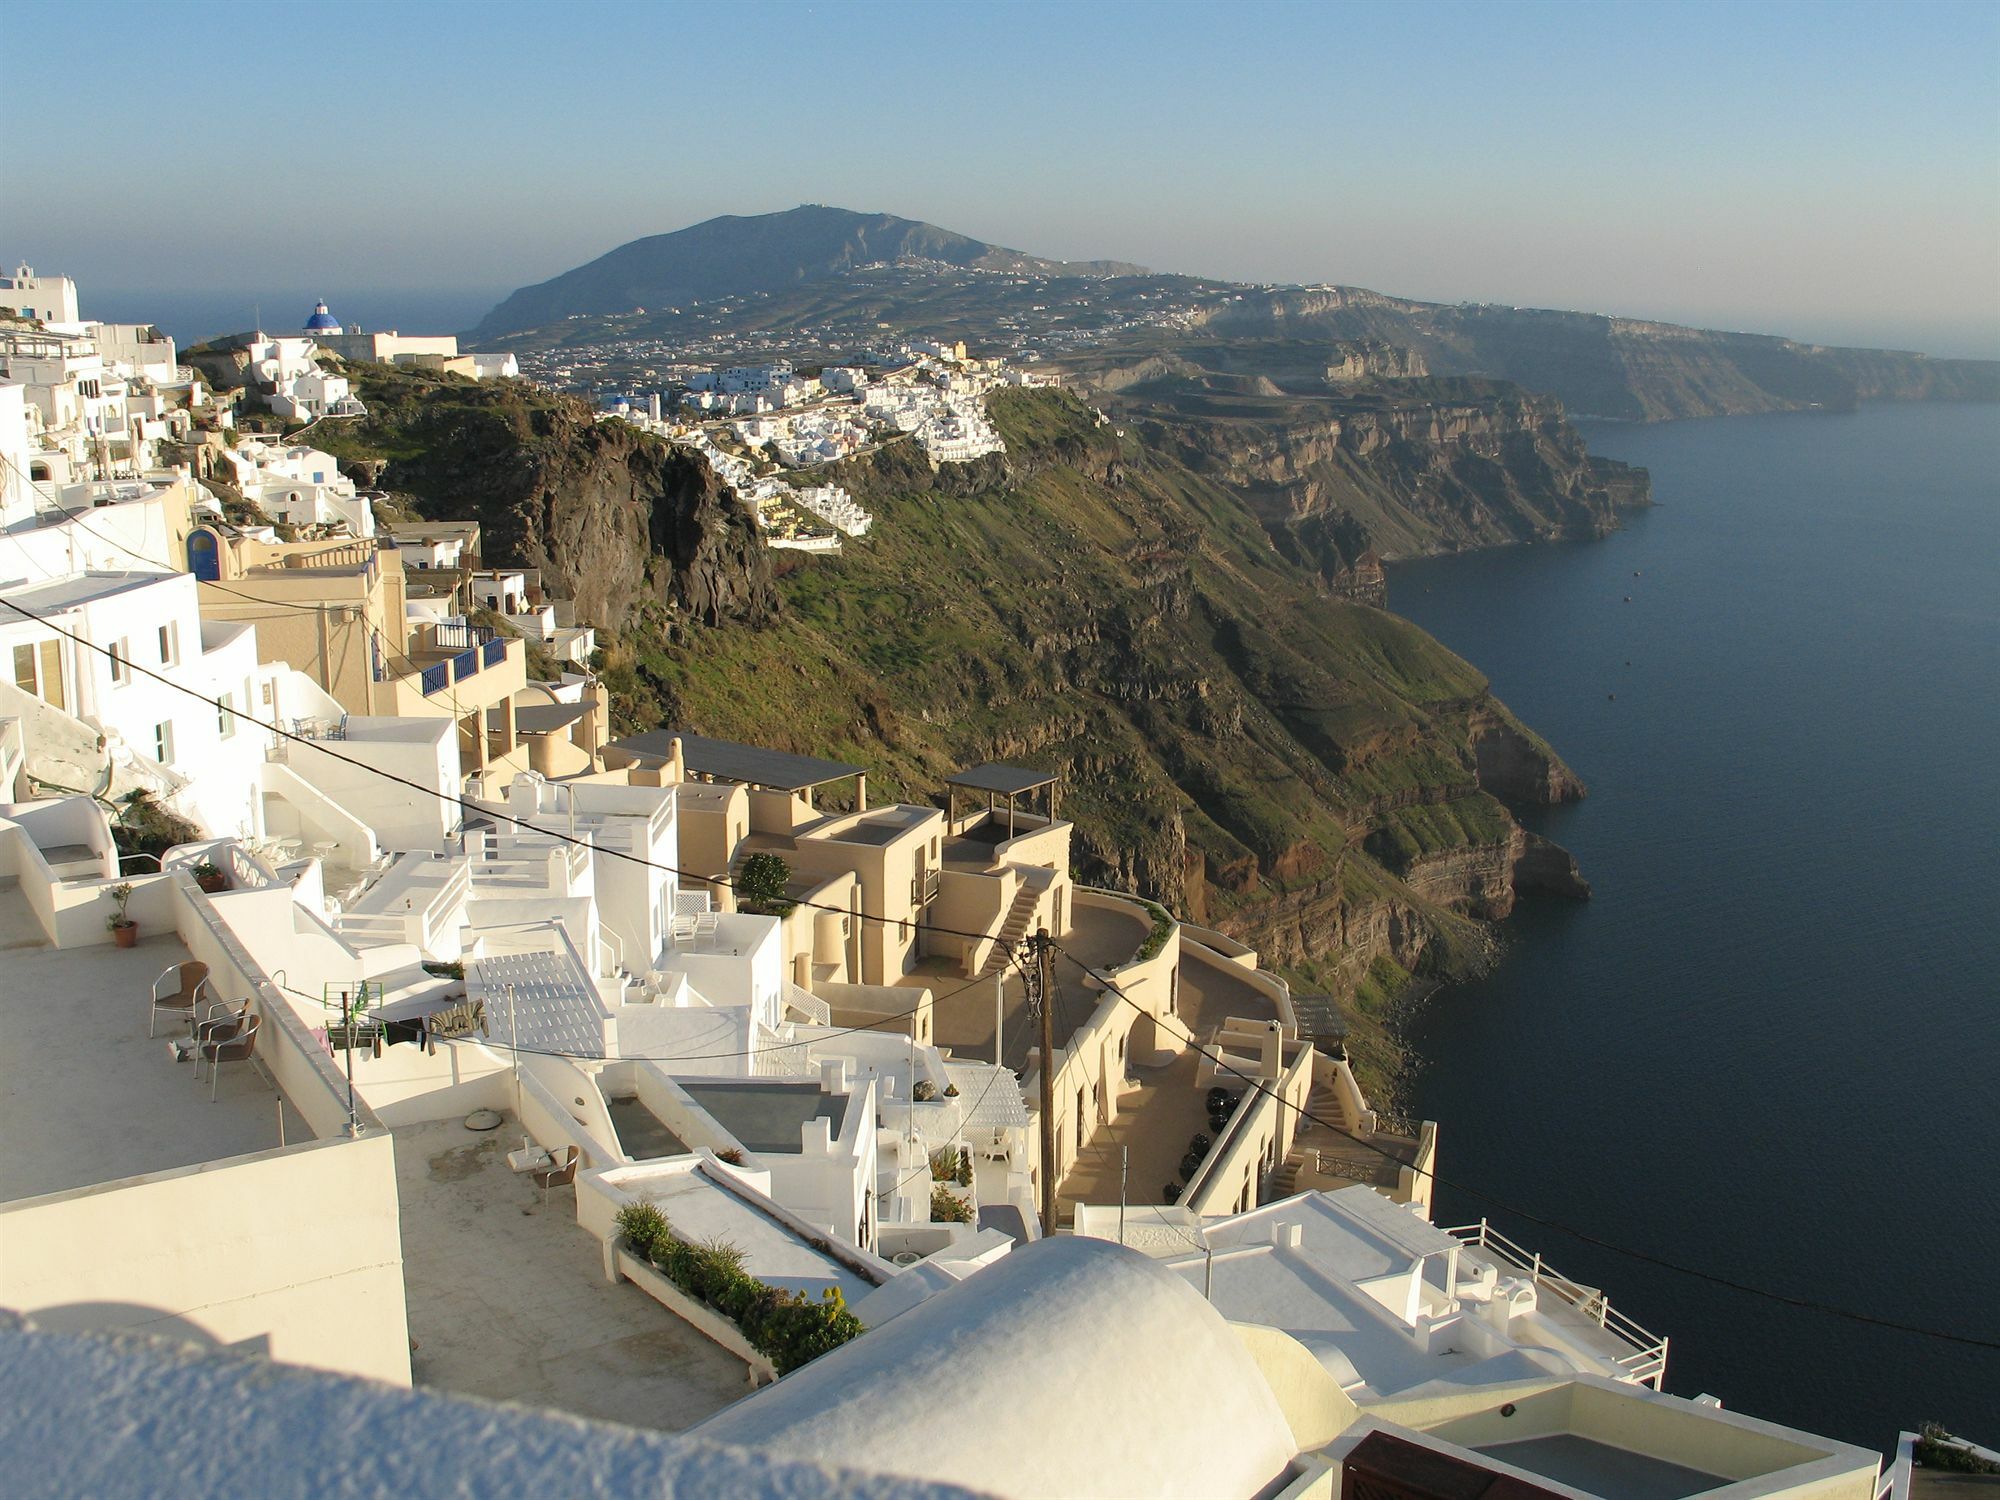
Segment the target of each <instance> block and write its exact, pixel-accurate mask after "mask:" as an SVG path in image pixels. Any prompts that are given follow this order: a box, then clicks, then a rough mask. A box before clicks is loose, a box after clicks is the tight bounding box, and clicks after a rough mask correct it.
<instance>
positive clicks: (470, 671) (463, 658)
mask: <svg viewBox="0 0 2000 1500" xmlns="http://www.w3.org/2000/svg"><path fill="white" fill-rule="evenodd" d="M478 671H479V652H478V651H477V650H476V649H475V650H467V651H461V652H459V653H458V655H456V656H454V657H453V658H452V659H451V680H452V681H453V682H463V681H465V679H466V678H468V677H471V676H473V675H474V674H475V673H477V672H478Z"/></svg>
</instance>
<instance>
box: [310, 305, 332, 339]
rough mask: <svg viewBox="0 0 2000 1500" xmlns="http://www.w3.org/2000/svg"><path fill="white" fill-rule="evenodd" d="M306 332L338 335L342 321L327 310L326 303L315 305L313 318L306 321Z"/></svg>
mask: <svg viewBox="0 0 2000 1500" xmlns="http://www.w3.org/2000/svg"><path fill="white" fill-rule="evenodd" d="M305 331H306V332H307V333H338V332H340V319H338V318H336V317H335V316H334V315H333V314H332V313H330V312H328V311H327V310H326V304H325V303H324V302H319V303H315V304H314V306H313V314H312V316H311V317H310V318H307V319H306V327H305Z"/></svg>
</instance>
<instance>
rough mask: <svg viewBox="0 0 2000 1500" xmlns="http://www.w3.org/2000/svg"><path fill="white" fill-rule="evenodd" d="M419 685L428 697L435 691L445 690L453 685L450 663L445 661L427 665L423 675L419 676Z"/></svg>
mask: <svg viewBox="0 0 2000 1500" xmlns="http://www.w3.org/2000/svg"><path fill="white" fill-rule="evenodd" d="M418 685H419V686H420V687H421V688H422V689H423V694H424V696H425V697H426V698H428V697H430V696H431V695H432V694H433V693H441V692H443V691H444V690H445V689H446V688H448V687H450V686H451V669H450V667H449V665H448V664H447V663H445V662H439V663H438V664H437V665H436V666H434V667H425V668H424V670H423V673H422V675H421V676H420V677H419V678H418Z"/></svg>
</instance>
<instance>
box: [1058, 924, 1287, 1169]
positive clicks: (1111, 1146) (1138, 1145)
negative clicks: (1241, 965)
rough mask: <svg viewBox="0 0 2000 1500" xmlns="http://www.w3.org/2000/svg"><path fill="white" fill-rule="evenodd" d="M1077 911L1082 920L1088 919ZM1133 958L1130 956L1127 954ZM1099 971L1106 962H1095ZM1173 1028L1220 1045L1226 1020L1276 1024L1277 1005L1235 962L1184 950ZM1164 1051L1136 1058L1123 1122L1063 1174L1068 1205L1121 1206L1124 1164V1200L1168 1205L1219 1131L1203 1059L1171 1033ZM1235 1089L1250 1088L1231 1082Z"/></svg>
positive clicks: (1103, 1132) (1122, 1099)
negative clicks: (1206, 1141)
mask: <svg viewBox="0 0 2000 1500" xmlns="http://www.w3.org/2000/svg"><path fill="white" fill-rule="evenodd" d="M1083 910H1084V909H1083V908H1079V909H1078V915H1079V916H1081V915H1082V914H1083ZM1126 956H1127V957H1130V954H1129V953H1128V954H1127V955H1126ZM1092 966H1093V967H1101V965H1098V964H1095V963H1093V965H1092ZM1174 1017H1175V1019H1174V1021H1173V1023H1172V1025H1173V1028H1174V1029H1175V1030H1177V1031H1179V1032H1182V1033H1184V1034H1186V1035H1189V1036H1192V1037H1193V1038H1194V1039H1195V1040H1196V1041H1198V1042H1200V1043H1201V1044H1202V1045H1203V1046H1205V1047H1209V1046H1212V1045H1213V1038H1214V1036H1215V1034H1216V1032H1217V1031H1218V1030H1220V1028H1221V1026H1222V1023H1223V1022H1224V1021H1226V1020H1229V1019H1231V1018H1242V1019H1245V1020H1251V1021H1270V1020H1276V1019H1277V1018H1278V1010H1277V1006H1276V1005H1275V1004H1274V1003H1273V1002H1272V1000H1271V997H1270V996H1269V995H1268V994H1267V993H1265V992H1264V991H1263V990H1261V989H1259V988H1258V987H1257V986H1255V985H1254V984H1252V983H1251V982H1250V981H1249V980H1248V979H1246V978H1244V977H1243V971H1242V970H1241V969H1238V968H1236V967H1235V966H1234V965H1232V964H1228V963H1223V962H1219V961H1217V960H1214V959H1210V958H1208V957H1207V956H1206V955H1205V954H1203V953H1201V952H1200V951H1199V950H1197V949H1195V948H1194V947H1192V946H1190V947H1186V948H1183V949H1182V950H1181V967H1180V993H1179V996H1178V998H1177V1000H1176V1002H1175V1006H1174ZM1159 1044H1160V1047H1161V1049H1162V1050H1165V1051H1169V1052H1172V1053H1173V1054H1174V1055H1173V1056H1172V1058H1171V1060H1170V1061H1168V1062H1166V1063H1165V1064H1164V1065H1163V1066H1162V1065H1160V1064H1158V1063H1150V1062H1148V1061H1147V1060H1146V1059H1144V1058H1139V1057H1135V1058H1134V1059H1133V1065H1132V1068H1131V1071H1130V1073H1129V1074H1128V1076H1130V1077H1132V1078H1134V1079H1135V1080H1136V1083H1135V1086H1134V1087H1132V1088H1130V1089H1128V1090H1127V1091H1126V1092H1125V1093H1123V1094H1122V1095H1120V1096H1119V1100H1118V1111H1119V1112H1118V1118H1117V1119H1116V1120H1113V1121H1112V1122H1110V1123H1109V1124H1107V1125H1105V1126H1104V1127H1103V1128H1102V1129H1100V1130H1099V1131H1098V1133H1097V1135H1096V1136H1095V1138H1094V1139H1093V1140H1092V1142H1091V1146H1090V1149H1088V1150H1086V1151H1084V1152H1082V1153H1080V1154H1079V1155H1078V1156H1077V1159H1076V1165H1075V1166H1074V1167H1073V1168H1072V1169H1071V1170H1070V1172H1069V1175H1068V1176H1066V1177H1064V1178H1063V1180H1062V1185H1061V1186H1060V1188H1059V1189H1058V1190H1057V1195H1058V1197H1060V1198H1061V1199H1062V1200H1063V1201H1065V1202H1081V1203H1115V1202H1117V1201H1118V1195H1119V1183H1120V1164H1121V1162H1123V1164H1124V1186H1125V1196H1126V1198H1127V1200H1128V1201H1130V1202H1133V1203H1164V1202H1165V1201H1166V1198H1165V1195H1164V1193H1163V1191H1162V1190H1163V1189H1164V1188H1165V1186H1166V1185H1167V1183H1168V1182H1170V1181H1176V1180H1178V1178H1179V1176H1180V1160H1181V1157H1182V1156H1183V1155H1185V1154H1186V1152H1187V1149H1188V1142H1189V1141H1190V1140H1191V1139H1192V1138H1193V1137H1194V1136H1195V1135H1196V1134H1197V1133H1200V1134H1212V1133H1213V1132H1211V1131H1210V1129H1209V1122H1208V1104H1207V1094H1208V1089H1207V1087H1205V1086H1204V1085H1203V1084H1202V1082H1201V1079H1200V1070H1201V1064H1202V1061H1203V1059H1202V1055H1201V1053H1200V1052H1198V1051H1197V1050H1196V1049H1195V1048H1193V1047H1181V1046H1180V1044H1179V1042H1178V1040H1177V1039H1176V1038H1174V1037H1172V1036H1170V1035H1167V1034H1166V1033H1165V1030H1164V1028H1163V1029H1162V1034H1161V1035H1160V1037H1159ZM1223 1081H1224V1082H1225V1084H1226V1086H1228V1087H1230V1088H1231V1089H1232V1091H1238V1090H1239V1085H1240V1087H1247V1086H1248V1085H1242V1084H1240V1080H1233V1079H1227V1078H1225V1079H1224V1080H1223Z"/></svg>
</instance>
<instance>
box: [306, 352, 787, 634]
mask: <svg viewBox="0 0 2000 1500" xmlns="http://www.w3.org/2000/svg"><path fill="white" fill-rule="evenodd" d="M355 368H356V371H357V373H358V375H359V378H360V381H361V391H362V395H363V399H364V401H365V402H366V403H367V405H368V408H369V415H368V417H367V418H366V419H365V420H364V421H362V422H359V423H352V424H349V423H342V424H339V425H338V427H332V428H328V429H326V431H325V434H324V435H323V436H316V438H315V440H316V441H319V442H321V443H323V444H324V445H325V446H327V447H328V448H330V449H333V450H334V451H335V452H336V455H337V456H342V457H344V458H346V459H347V460H348V462H349V464H350V467H354V468H357V469H358V470H359V472H360V476H361V477H362V478H363V479H365V480H366V481H367V482H368V483H370V484H372V485H375V486H378V487H381V488H385V489H388V490H391V491H395V492H398V493H402V494H406V495H410V496H414V497H415V498H416V500H417V501H418V502H419V504H420V506H421V508H422V509H423V511H424V513H425V514H427V515H431V516H435V517H439V518H452V519H459V518H463V519H469V520H476V521H478V522H479V524H480V531H481V534H482V547H483V551H484V556H485V560H486V561H487V562H488V563H489V564H492V565H509V566H516V567H531V568H539V569H541V570H542V576H543V580H544V586H545V588H546V589H547V591H548V592H549V593H550V594H552V595H554V596H555V597H557V598H569V599H574V600H575V601H576V610H577V616H578V618H580V619H583V620H589V621H592V622H594V623H598V624H602V625H606V626H611V627H614V628H615V627H617V626H619V625H621V624H623V623H624V622H625V621H626V620H627V619H628V618H629V617H630V616H631V615H632V613H633V611H634V610H635V609H636V608H637V607H639V606H640V605H642V604H645V603H648V602H651V603H654V604H657V605H664V606H667V607H668V608H670V609H671V610H672V611H673V612H675V613H678V614H680V615H683V616H685V617H687V618H689V619H692V620H695V621H699V622H700V623H702V624H704V625H722V624H725V623H731V622H734V623H740V624H745V625H752V626H754V625H760V624H763V623H765V622H767V621H769V620H770V619H771V618H772V617H773V616H774V615H775V614H776V612H777V608H778V594H777V589H776V586H775V584H774V582H773V579H772V575H771V565H770V554H769V553H768V552H767V551H766V550H765V548H764V546H763V543H762V541H761V539H760V537H759V535H758V532H757V526H756V521H755V519H754V518H753V517H752V516H751V514H750V513H749V511H748V510H747V509H745V508H744V506H743V505H742V504H741V503H740V502H739V501H738V500H737V498H736V496H735V495H734V494H733V493H732V492H731V491H730V489H729V487H728V486H727V485H725V484H723V483H722V482H721V481H720V480H719V479H717V478H716V476H715V475H714V474H713V473H712V472H711V471H710V470H709V467H708V465H707V463H706V462H705V461H704V460H703V459H701V458H700V457H699V456H697V455H695V454H692V453H689V452H687V451H685V450H682V449H677V448H673V447H671V446H669V445H668V444H666V443H663V442H661V441H659V440H658V439H655V438H651V437H648V436H646V435H645V434H643V433H640V432H638V431H637V430H635V429H633V428H631V427H628V426H626V425H625V424H624V423H622V422H599V421H597V420H595V419H594V418H593V417H592V415H591V413H590V412H589V410H588V409H587V408H586V407H585V406H583V404H582V403H581V402H578V401H574V400H571V399H568V398H565V397H559V396H552V395H549V394H547V393H544V392H538V391H534V390H532V389H530V388H525V387H520V386H514V385H509V386H477V385H472V384H470V383H469V382H463V381H459V380H457V379H456V378H453V377H423V376H416V375H411V374H406V373H402V372H392V371H389V370H386V369H384V368H383V367H380V366H357V367H355ZM385 455H387V456H385Z"/></svg>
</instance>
